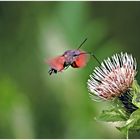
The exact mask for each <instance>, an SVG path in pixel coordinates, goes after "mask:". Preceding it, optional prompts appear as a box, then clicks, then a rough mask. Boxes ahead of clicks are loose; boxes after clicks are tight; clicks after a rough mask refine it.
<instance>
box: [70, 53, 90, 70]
mask: <svg viewBox="0 0 140 140" xmlns="http://www.w3.org/2000/svg"><path fill="white" fill-rule="evenodd" d="M88 60H89V55H88V54H87V53H86V52H84V51H81V52H80V55H78V56H77V58H76V60H75V61H74V62H73V63H72V65H71V66H72V67H73V68H82V67H84V66H86V64H87V62H88Z"/></svg>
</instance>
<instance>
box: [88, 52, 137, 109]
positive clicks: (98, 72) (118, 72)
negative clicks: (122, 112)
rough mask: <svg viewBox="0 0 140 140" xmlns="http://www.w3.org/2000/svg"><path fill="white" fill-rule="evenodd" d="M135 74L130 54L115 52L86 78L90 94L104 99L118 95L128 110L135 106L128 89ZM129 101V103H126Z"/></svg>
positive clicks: (133, 61)
mask: <svg viewBox="0 0 140 140" xmlns="http://www.w3.org/2000/svg"><path fill="white" fill-rule="evenodd" d="M135 75H136V60H135V58H133V57H132V55H131V54H127V53H120V54H115V55H113V56H112V57H111V58H108V59H106V60H104V61H103V62H102V63H101V66H100V67H96V68H95V69H94V71H93V73H92V74H91V75H90V79H89V80H88V82H87V84H88V90H89V92H90V94H91V95H92V96H93V95H95V96H96V97H99V98H101V99H104V100H111V99H113V98H115V97H118V98H119V99H120V100H122V103H123V104H124V106H125V107H126V108H127V109H128V110H129V112H132V111H134V110H135V109H136V108H135V106H134V105H133V104H132V98H131V94H130V90H131V89H132V84H133V82H134V79H135ZM128 102H129V103H128Z"/></svg>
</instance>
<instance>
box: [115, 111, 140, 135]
mask: <svg viewBox="0 0 140 140" xmlns="http://www.w3.org/2000/svg"><path fill="white" fill-rule="evenodd" d="M117 129H118V130H120V131H121V132H123V133H124V134H127V133H128V131H129V130H134V131H135V130H138V129H140V109H137V110H136V111H134V112H133V113H132V114H131V116H130V118H129V119H128V120H127V121H126V123H125V124H124V125H123V126H122V127H117Z"/></svg>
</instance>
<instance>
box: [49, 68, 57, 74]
mask: <svg viewBox="0 0 140 140" xmlns="http://www.w3.org/2000/svg"><path fill="white" fill-rule="evenodd" d="M48 73H49V74H50V75H51V74H52V73H55V74H56V73H57V70H56V69H53V68H51V69H50V70H49V71H48Z"/></svg>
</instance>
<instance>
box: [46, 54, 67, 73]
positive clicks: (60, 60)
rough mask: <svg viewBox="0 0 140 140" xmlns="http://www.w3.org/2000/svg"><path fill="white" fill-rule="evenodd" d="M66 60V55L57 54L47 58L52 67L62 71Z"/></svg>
mask: <svg viewBox="0 0 140 140" xmlns="http://www.w3.org/2000/svg"><path fill="white" fill-rule="evenodd" d="M64 62H65V58H64V56H57V57H55V58H52V59H49V60H47V64H48V65H49V66H50V67H51V68H53V69H55V70H57V71H61V70H63V69H64Z"/></svg>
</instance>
